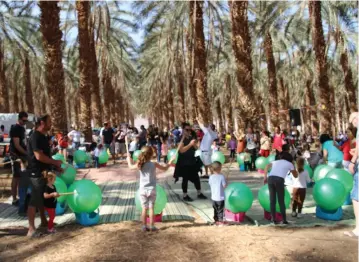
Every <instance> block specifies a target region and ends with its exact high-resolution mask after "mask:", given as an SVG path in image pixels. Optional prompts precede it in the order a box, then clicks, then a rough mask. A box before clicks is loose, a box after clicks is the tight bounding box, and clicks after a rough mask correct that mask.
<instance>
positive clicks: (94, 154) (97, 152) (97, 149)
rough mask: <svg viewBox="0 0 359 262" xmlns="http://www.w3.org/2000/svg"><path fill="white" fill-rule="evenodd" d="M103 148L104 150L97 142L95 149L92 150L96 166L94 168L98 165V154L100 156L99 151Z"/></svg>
mask: <svg viewBox="0 0 359 262" xmlns="http://www.w3.org/2000/svg"><path fill="white" fill-rule="evenodd" d="M103 150H105V149H104V147H103V145H102V144H99V145H98V146H97V147H96V148H95V150H94V151H93V156H94V161H95V167H96V168H99V167H100V164H99V162H98V158H99V156H100V154H101V152H102V151H103Z"/></svg>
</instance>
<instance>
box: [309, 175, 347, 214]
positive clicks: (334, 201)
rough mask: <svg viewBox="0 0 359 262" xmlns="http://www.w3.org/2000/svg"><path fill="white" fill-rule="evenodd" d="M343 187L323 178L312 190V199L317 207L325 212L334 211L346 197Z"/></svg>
mask: <svg viewBox="0 0 359 262" xmlns="http://www.w3.org/2000/svg"><path fill="white" fill-rule="evenodd" d="M347 194H348V193H347V192H346V190H345V187H344V186H343V184H342V183H341V182H339V181H338V180H335V179H332V178H326V177H325V178H323V179H321V180H320V181H318V182H316V183H315V185H314V188H313V198H314V201H315V203H317V206H319V207H320V208H322V209H324V210H327V211H336V210H337V209H338V208H339V207H341V206H342V205H343V204H344V202H345V199H346V197H347Z"/></svg>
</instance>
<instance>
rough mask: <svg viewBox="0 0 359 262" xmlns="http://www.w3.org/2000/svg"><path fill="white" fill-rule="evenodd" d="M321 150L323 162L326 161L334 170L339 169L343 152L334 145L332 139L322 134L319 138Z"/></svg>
mask: <svg viewBox="0 0 359 262" xmlns="http://www.w3.org/2000/svg"><path fill="white" fill-rule="evenodd" d="M319 141H320V144H321V145H322V150H323V160H324V162H326V161H328V165H329V166H331V167H334V168H340V167H341V166H342V161H343V152H342V151H340V150H339V149H338V148H337V147H336V146H335V145H334V143H335V142H334V141H333V139H332V138H331V137H330V136H329V135H328V134H322V135H320V137H319Z"/></svg>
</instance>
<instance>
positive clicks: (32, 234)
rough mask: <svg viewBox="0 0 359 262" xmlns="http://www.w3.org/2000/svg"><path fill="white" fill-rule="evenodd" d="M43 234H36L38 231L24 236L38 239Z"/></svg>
mask: <svg viewBox="0 0 359 262" xmlns="http://www.w3.org/2000/svg"><path fill="white" fill-rule="evenodd" d="M42 235H43V234H42V233H41V232H38V231H34V232H32V233H31V234H30V235H29V234H27V235H26V236H27V237H28V238H38V237H41V236H42Z"/></svg>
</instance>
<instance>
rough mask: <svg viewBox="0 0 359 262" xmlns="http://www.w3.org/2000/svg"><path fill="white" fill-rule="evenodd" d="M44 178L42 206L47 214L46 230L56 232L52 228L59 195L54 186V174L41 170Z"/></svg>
mask: <svg viewBox="0 0 359 262" xmlns="http://www.w3.org/2000/svg"><path fill="white" fill-rule="evenodd" d="M43 175H44V178H45V179H46V182H47V184H46V187H45V192H44V207H45V210H46V211H47V214H48V215H49V222H48V225H47V232H48V233H56V230H55V228H54V219H55V214H56V212H55V209H56V204H57V200H56V198H58V197H59V196H60V195H59V193H57V192H56V187H55V185H54V183H55V180H56V175H55V174H54V173H52V172H47V171H44V172H43Z"/></svg>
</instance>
